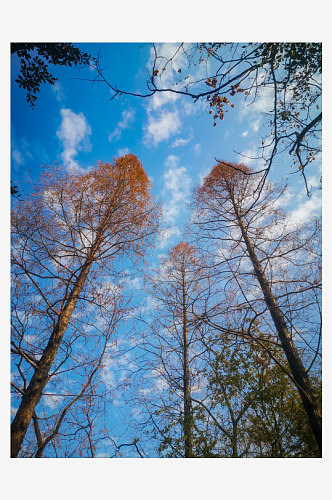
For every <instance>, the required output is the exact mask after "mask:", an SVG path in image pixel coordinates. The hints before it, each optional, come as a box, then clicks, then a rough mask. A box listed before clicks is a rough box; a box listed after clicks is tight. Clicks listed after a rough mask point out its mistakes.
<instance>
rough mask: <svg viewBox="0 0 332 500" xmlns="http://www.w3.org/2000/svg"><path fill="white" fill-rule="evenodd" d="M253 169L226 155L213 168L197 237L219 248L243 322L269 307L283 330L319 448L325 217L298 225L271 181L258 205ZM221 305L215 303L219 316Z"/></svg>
mask: <svg viewBox="0 0 332 500" xmlns="http://www.w3.org/2000/svg"><path fill="white" fill-rule="evenodd" d="M251 173H252V172H251V171H250V169H249V168H248V167H246V166H244V165H235V164H232V165H229V164H226V163H224V162H219V163H218V164H217V165H216V166H215V167H214V168H213V169H212V171H211V172H210V174H209V175H208V176H206V177H205V179H204V181H203V183H202V185H201V186H198V187H197V188H196V189H195V193H194V198H195V202H194V205H193V206H194V209H195V217H194V218H193V224H192V227H193V228H194V229H193V232H194V233H195V236H196V239H197V242H198V244H200V246H201V247H202V246H203V247H204V248H205V250H206V251H209V252H210V253H211V254H212V255H213V258H214V263H213V265H214V267H215V269H216V270H218V272H219V276H220V281H222V280H223V281H224V283H225V294H228V296H230V295H232V296H233V301H232V302H233V306H231V307H233V309H234V310H235V309H236V310H237V311H238V315H239V321H241V316H242V318H243V319H246V318H248V317H250V316H249V314H252V315H253V320H255V319H257V318H258V317H259V316H262V317H264V320H265V321H267V322H268V318H267V317H266V311H268V312H269V317H270V318H271V319H272V324H270V329H271V331H272V333H273V330H274V331H275V332H277V338H276V341H277V342H278V343H279V345H280V348H282V350H283V351H284V353H285V355H286V359H287V363H288V369H287V370H286V368H285V370H286V371H287V372H288V374H289V376H290V378H291V379H292V381H293V383H294V384H295V385H296V387H297V389H298V391H299V394H300V396H301V399H302V402H303V406H304V408H305V411H306V413H307V416H308V419H309V421H310V425H311V428H312V431H313V433H314V435H315V438H316V441H317V444H318V447H319V449H320V450H321V447H322V435H321V418H322V415H321V407H320V404H319V401H318V399H317V395H316V391H315V388H314V387H313V385H312V382H311V380H310V378H309V373H308V372H309V371H310V369H312V366H313V364H314V363H315V361H317V360H318V358H317V356H319V354H320V341H321V326H320V321H319V320H320V317H319V314H318V313H319V305H318V306H317V302H316V301H315V300H312V294H314V295H316V298H317V299H318V304H319V296H317V293H318V295H319V289H320V286H321V282H320V258H319V253H320V252H319V251H320V246H319V223H318V221H313V222H312V223H311V226H310V225H309V226H307V227H305V226H302V227H301V230H300V229H299V228H296V226H295V224H294V223H293V221H292V220H291V219H288V220H287V217H286V215H285V214H284V213H283V212H282V210H281V209H280V208H279V206H278V205H279V204H280V197H281V196H282V194H283V192H284V189H283V188H278V187H276V186H272V185H271V184H267V185H266V187H265V189H264V190H263V191H262V196H261V198H260V200H259V201H258V202H257V203H256V204H255V206H254V207H253V206H252V197H253V195H254V192H255V189H257V183H258V182H259V181H258V180H256V181H255V180H254V178H253V177H252V176H251V175H250V174H251ZM253 277H254V280H255V282H256V284H257V286H255V282H253V281H252V278H253ZM301 301H302V303H301ZM230 304H231V303H230ZM220 308H222V306H220V305H219V306H218V307H217V308H215V310H214V314H215V319H216V318H218V316H220V311H221V309H220ZM211 314H213V313H211V312H210V320H209V319H206V318H208V316H206V318H205V320H207V321H208V323H209V324H210V325H211V326H213V327H214V328H218V325H217V322H218V320H216V321H213V320H211V317H212V316H211ZM225 314H227V311H225ZM307 315H308V316H309V321H316V326H315V330H311V328H310V327H309V329H308V325H307V326H305V325H303V320H304V318H305V317H307ZM224 318H225V316H224ZM253 320H252V321H253ZM252 321H251V323H250V326H251V325H252ZM300 324H301V325H302V326H303V328H302V329H300V328H299V325H300ZM250 326H249V330H246V329H245V328H244V326H242V330H241V329H238V332H240V333H241V332H242V333H244V332H245V331H246V334H248V331H249V336H250V335H252V332H250ZM308 330H309V331H308ZM295 334H296V337H297V339H296V338H294V337H295ZM314 334H315V335H314ZM301 343H302V344H303V345H304V346H305V347H306V349H307V351H308V356H309V358H310V359H308V361H307V360H306V359H305V357H304V356H303V355H302V356H301V347H300V346H301ZM268 344H269V340H268V339H266V342H265V343H264V342H263V343H262V342H261V345H265V349H267V351H268ZM269 352H270V354H271V356H272V357H273V354H272V353H271V351H269ZM305 363H307V366H305Z"/></svg>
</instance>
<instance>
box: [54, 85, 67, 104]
mask: <svg viewBox="0 0 332 500" xmlns="http://www.w3.org/2000/svg"><path fill="white" fill-rule="evenodd" d="M52 92H53V94H54V95H55V97H56V99H57V100H58V101H62V100H63V99H64V97H65V93H64V91H63V87H62V85H61V83H60V82H55V84H54V85H52Z"/></svg>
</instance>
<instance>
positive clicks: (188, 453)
mask: <svg viewBox="0 0 332 500" xmlns="http://www.w3.org/2000/svg"><path fill="white" fill-rule="evenodd" d="M182 294H183V295H182V297H183V302H182V307H183V391H184V450H185V458H192V436H191V426H192V422H191V397H190V383H189V356H188V319H187V297H186V281H185V270H184V269H183V270H182Z"/></svg>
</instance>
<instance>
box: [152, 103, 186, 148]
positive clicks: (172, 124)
mask: <svg viewBox="0 0 332 500" xmlns="http://www.w3.org/2000/svg"><path fill="white" fill-rule="evenodd" d="M180 126H181V121H180V118H179V114H178V112H177V111H173V112H172V111H161V112H160V113H159V117H155V116H152V115H151V114H150V113H149V118H148V125H147V127H146V129H145V130H146V134H145V140H146V142H153V143H154V144H158V143H159V142H161V141H167V140H168V139H169V137H170V136H171V135H174V134H176V133H177V132H178V130H179V128H180Z"/></svg>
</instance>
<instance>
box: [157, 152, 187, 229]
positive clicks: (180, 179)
mask: <svg viewBox="0 0 332 500" xmlns="http://www.w3.org/2000/svg"><path fill="white" fill-rule="evenodd" d="M178 162H179V158H178V157H177V156H174V155H169V156H168V157H167V159H166V161H165V165H166V166H167V167H169V168H168V170H167V171H166V172H165V173H164V174H163V176H162V178H163V180H164V195H165V198H166V200H165V203H164V206H163V214H164V218H165V220H166V221H167V222H168V223H173V222H174V221H175V219H176V218H177V217H178V216H179V214H180V212H181V210H183V209H184V206H185V203H186V202H187V201H188V198H189V195H190V188H191V184H192V181H191V178H190V177H189V175H188V174H187V169H186V168H185V167H178V166H177V165H178Z"/></svg>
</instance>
